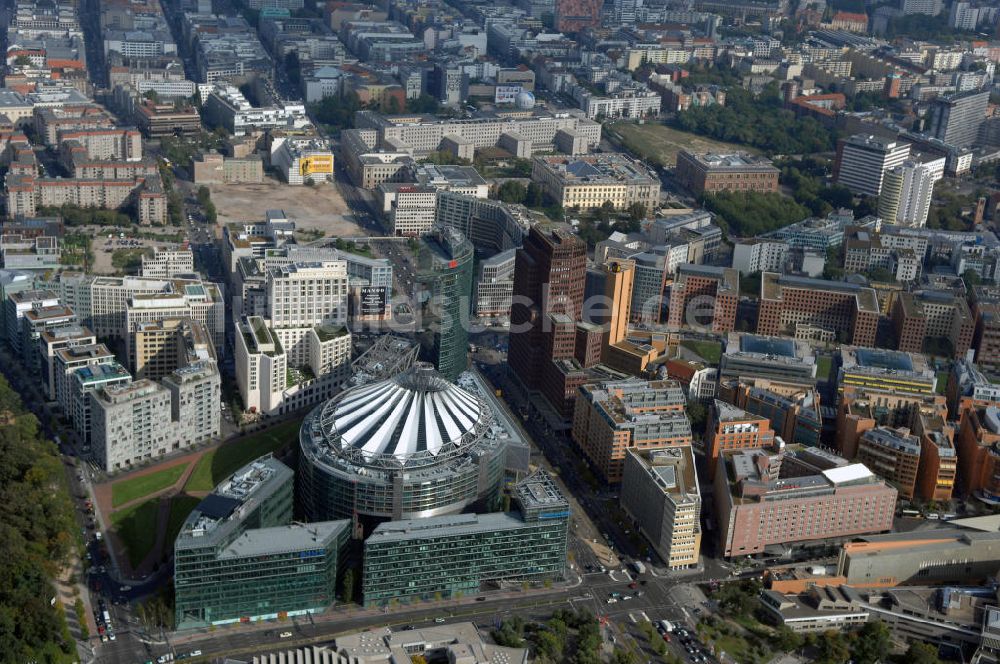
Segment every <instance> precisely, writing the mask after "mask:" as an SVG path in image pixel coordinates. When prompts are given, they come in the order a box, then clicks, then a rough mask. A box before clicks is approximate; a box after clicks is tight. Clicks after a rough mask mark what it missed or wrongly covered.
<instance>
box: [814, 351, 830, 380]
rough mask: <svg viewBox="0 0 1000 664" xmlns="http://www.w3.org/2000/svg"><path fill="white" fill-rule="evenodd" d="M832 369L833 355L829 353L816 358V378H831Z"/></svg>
mask: <svg viewBox="0 0 1000 664" xmlns="http://www.w3.org/2000/svg"><path fill="white" fill-rule="evenodd" d="M831 369H833V358H832V357H830V356H829V355H820V356H819V357H817V358H816V380H819V381H823V380H829V379H830V370H831Z"/></svg>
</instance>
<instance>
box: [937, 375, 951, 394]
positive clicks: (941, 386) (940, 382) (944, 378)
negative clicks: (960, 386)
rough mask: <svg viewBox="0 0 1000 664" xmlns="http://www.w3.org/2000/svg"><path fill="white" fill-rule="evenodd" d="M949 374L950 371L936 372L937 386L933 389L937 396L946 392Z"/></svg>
mask: <svg viewBox="0 0 1000 664" xmlns="http://www.w3.org/2000/svg"><path fill="white" fill-rule="evenodd" d="M950 373H951V372H950V371H939V372H937V384H936V385H935V386H934V387H935V391H936V392H937V393H938V394H944V393H945V392H947V391H948V375H949V374H950Z"/></svg>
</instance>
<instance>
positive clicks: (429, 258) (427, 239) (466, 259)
mask: <svg viewBox="0 0 1000 664" xmlns="http://www.w3.org/2000/svg"><path fill="white" fill-rule="evenodd" d="M473 257H474V250H473V247H472V243H471V242H469V241H468V239H467V238H466V237H465V235H463V234H462V233H461V232H460V231H458V230H455V229H454V228H449V227H439V228H436V229H434V230H433V231H432V232H431V233H428V234H427V235H424V236H423V237H422V238H421V247H420V251H419V252H418V255H417V262H418V267H417V276H416V282H417V283H418V284H420V285H421V288H420V289H419V295H420V298H421V300H422V304H423V307H422V320H421V326H422V328H423V330H424V331H425V332H426V333H427V338H428V340H430V341H429V343H428V344H427V346H429V350H430V354H431V355H432V356H433V361H434V366H435V367H437V370H438V372H439V373H440V374H441V375H442V376H444V377H445V378H447V379H448V380H451V381H454V380H455V379H456V378H458V375H459V374H460V373H462V372H463V371H465V369H466V367H467V366H468V352H469V311H470V308H471V303H472V267H473Z"/></svg>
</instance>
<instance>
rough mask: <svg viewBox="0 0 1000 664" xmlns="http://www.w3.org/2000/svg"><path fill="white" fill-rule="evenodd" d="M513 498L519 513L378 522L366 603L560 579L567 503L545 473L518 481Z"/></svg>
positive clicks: (367, 567)
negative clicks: (512, 583) (494, 585)
mask: <svg viewBox="0 0 1000 664" xmlns="http://www.w3.org/2000/svg"><path fill="white" fill-rule="evenodd" d="M513 500H514V502H515V504H516V506H517V508H518V513H503V512H498V513H494V514H459V515H454V516H442V517H432V518H425V519H413V520H408V521H392V522H388V523H383V524H380V525H379V526H378V527H377V528H375V530H374V532H372V534H371V536H370V537H369V538H368V539H367V540H366V541H365V554H364V560H365V562H364V581H363V592H364V604H365V606H383V605H387V604H389V603H390V602H394V601H399V602H404V603H405V602H412V601H419V600H429V599H435V598H438V597H441V598H448V597H459V596H461V595H469V594H473V593H476V592H478V591H479V590H480V589H481V588H482V587H483V586H484V585H485V584H499V583H503V582H512V581H522V580H529V581H538V580H546V579H560V578H562V577H563V575H564V573H565V569H566V538H567V533H568V528H569V515H570V510H569V503H567V501H566V499H565V498H564V497H563V495H562V494H561V493H560V492H559V490H558V488H557V487H556V486H555V484H554V483H553V482H552V480H551V479H550V478H549V477H548V475H546V474H544V473H541V472H539V473H536V474H534V475H531V476H529V477H528V478H526V479H524V480H522V481H521V482H519V483H518V484H517V485H515V487H514V490H513Z"/></svg>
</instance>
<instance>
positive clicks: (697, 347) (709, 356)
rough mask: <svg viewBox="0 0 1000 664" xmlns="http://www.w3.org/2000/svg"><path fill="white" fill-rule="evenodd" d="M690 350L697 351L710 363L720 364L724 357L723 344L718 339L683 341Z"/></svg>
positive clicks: (682, 344) (682, 343)
mask: <svg viewBox="0 0 1000 664" xmlns="http://www.w3.org/2000/svg"><path fill="white" fill-rule="evenodd" d="M681 346H684V347H685V348H687V349H688V350H689V351H691V352H693V353H697V354H698V355H700V356H701V357H702V359H703V360H705V362H707V363H708V364H718V363H719V360H721V359H722V345H721V344H720V343H719V342H717V341H693V340H691V339H687V340H685V341H682V342H681Z"/></svg>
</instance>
